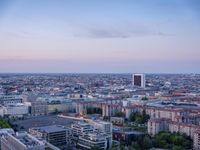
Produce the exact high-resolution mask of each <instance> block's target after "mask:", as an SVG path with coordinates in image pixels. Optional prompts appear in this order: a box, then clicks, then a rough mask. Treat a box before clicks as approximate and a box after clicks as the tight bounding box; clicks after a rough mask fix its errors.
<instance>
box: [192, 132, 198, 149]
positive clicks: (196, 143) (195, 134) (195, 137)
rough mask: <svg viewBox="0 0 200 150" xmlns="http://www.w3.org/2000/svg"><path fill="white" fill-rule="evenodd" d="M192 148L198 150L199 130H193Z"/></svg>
mask: <svg viewBox="0 0 200 150" xmlns="http://www.w3.org/2000/svg"><path fill="white" fill-rule="evenodd" d="M193 148H194V150H200V130H197V131H195V132H194V141H193Z"/></svg>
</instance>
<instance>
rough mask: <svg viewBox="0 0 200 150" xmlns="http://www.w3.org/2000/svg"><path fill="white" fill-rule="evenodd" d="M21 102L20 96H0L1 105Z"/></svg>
mask: <svg viewBox="0 0 200 150" xmlns="http://www.w3.org/2000/svg"><path fill="white" fill-rule="evenodd" d="M22 102H23V99H22V97H20V96H13V95H3V96H1V97H0V104H2V105H10V104H17V103H22Z"/></svg>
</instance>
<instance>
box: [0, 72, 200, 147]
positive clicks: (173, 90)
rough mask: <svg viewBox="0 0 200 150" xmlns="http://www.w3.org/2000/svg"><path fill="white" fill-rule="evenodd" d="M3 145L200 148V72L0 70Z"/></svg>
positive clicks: (1, 143)
mask: <svg viewBox="0 0 200 150" xmlns="http://www.w3.org/2000/svg"><path fill="white" fill-rule="evenodd" d="M0 149H1V150H106V149H108V150H148V149H151V150H156V149H173V150H190V149H191V150H192V149H193V150H200V75H199V74H139V73H134V74H0Z"/></svg>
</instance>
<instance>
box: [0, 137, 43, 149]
mask: <svg viewBox="0 0 200 150" xmlns="http://www.w3.org/2000/svg"><path fill="white" fill-rule="evenodd" d="M44 149H45V144H44V143H43V142H42V141H39V140H38V139H36V138H35V137H33V136H31V135H30V134H27V133H17V134H16V135H11V134H7V135H4V136H3V137H2V138H1V150H44Z"/></svg>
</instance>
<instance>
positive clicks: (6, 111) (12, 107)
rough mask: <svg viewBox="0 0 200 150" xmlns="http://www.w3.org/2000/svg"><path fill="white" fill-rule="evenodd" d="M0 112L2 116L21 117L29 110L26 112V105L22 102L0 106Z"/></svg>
mask: <svg viewBox="0 0 200 150" xmlns="http://www.w3.org/2000/svg"><path fill="white" fill-rule="evenodd" d="M2 110H3V111H2ZM0 113H1V114H0V115H1V116H2V117H3V116H9V117H22V116H23V115H27V114H28V113H29V112H28V106H27V105H25V104H23V103H17V104H9V105H5V106H1V107H0Z"/></svg>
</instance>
